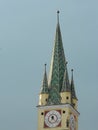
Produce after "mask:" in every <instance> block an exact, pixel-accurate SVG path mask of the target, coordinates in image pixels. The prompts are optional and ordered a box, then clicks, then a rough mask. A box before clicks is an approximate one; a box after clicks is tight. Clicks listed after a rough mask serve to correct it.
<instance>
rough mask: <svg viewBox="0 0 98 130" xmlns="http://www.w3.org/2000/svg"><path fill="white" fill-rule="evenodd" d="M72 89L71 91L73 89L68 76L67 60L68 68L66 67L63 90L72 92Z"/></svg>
mask: <svg viewBox="0 0 98 130" xmlns="http://www.w3.org/2000/svg"><path fill="white" fill-rule="evenodd" d="M70 91H71V89H70V83H69V76H68V70H67V62H66V68H65V73H64V78H63V84H62V89H61V92H70Z"/></svg>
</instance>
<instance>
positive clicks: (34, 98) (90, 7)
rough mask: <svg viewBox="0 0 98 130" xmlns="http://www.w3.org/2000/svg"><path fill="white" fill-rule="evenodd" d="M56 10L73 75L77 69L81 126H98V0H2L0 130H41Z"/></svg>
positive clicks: (85, 129) (82, 128)
mask: <svg viewBox="0 0 98 130" xmlns="http://www.w3.org/2000/svg"><path fill="white" fill-rule="evenodd" d="M57 10H60V27H61V32H62V39H63V45H64V50H65V55H66V59H67V61H68V70H69V76H70V70H71V69H72V68H73V69H74V81H75V88H76V94H77V97H78V100H79V101H78V102H79V103H78V111H79V112H80V117H79V130H93V129H95V130H98V117H97V115H98V0H0V130H37V108H36V106H37V105H38V94H39V92H40V87H41V83H42V78H43V71H44V63H47V73H49V66H50V60H51V53H52V48H53V41H54V35H55V29H56V22H57V21H56V11H57Z"/></svg>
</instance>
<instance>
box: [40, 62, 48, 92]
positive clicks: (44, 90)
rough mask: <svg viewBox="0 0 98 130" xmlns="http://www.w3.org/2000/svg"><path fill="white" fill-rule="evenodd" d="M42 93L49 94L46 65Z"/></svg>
mask: <svg viewBox="0 0 98 130" xmlns="http://www.w3.org/2000/svg"><path fill="white" fill-rule="evenodd" d="M41 93H48V81H47V72H46V64H45V72H44V78H43V82H42V87H41Z"/></svg>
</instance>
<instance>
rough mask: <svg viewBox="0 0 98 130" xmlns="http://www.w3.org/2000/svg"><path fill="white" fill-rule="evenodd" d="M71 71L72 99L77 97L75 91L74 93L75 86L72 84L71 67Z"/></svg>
mask: <svg viewBox="0 0 98 130" xmlns="http://www.w3.org/2000/svg"><path fill="white" fill-rule="evenodd" d="M71 72H72V77H71V96H72V98H74V99H77V97H76V93H75V86H74V80H73V69H72V70H71Z"/></svg>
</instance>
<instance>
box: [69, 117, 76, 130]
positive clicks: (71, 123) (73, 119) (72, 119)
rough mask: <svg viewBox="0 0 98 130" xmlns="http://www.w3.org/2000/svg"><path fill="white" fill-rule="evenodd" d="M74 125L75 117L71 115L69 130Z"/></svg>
mask: <svg viewBox="0 0 98 130" xmlns="http://www.w3.org/2000/svg"><path fill="white" fill-rule="evenodd" d="M75 125H76V122H75V118H74V116H73V115H71V116H70V128H71V130H74V129H75Z"/></svg>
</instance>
